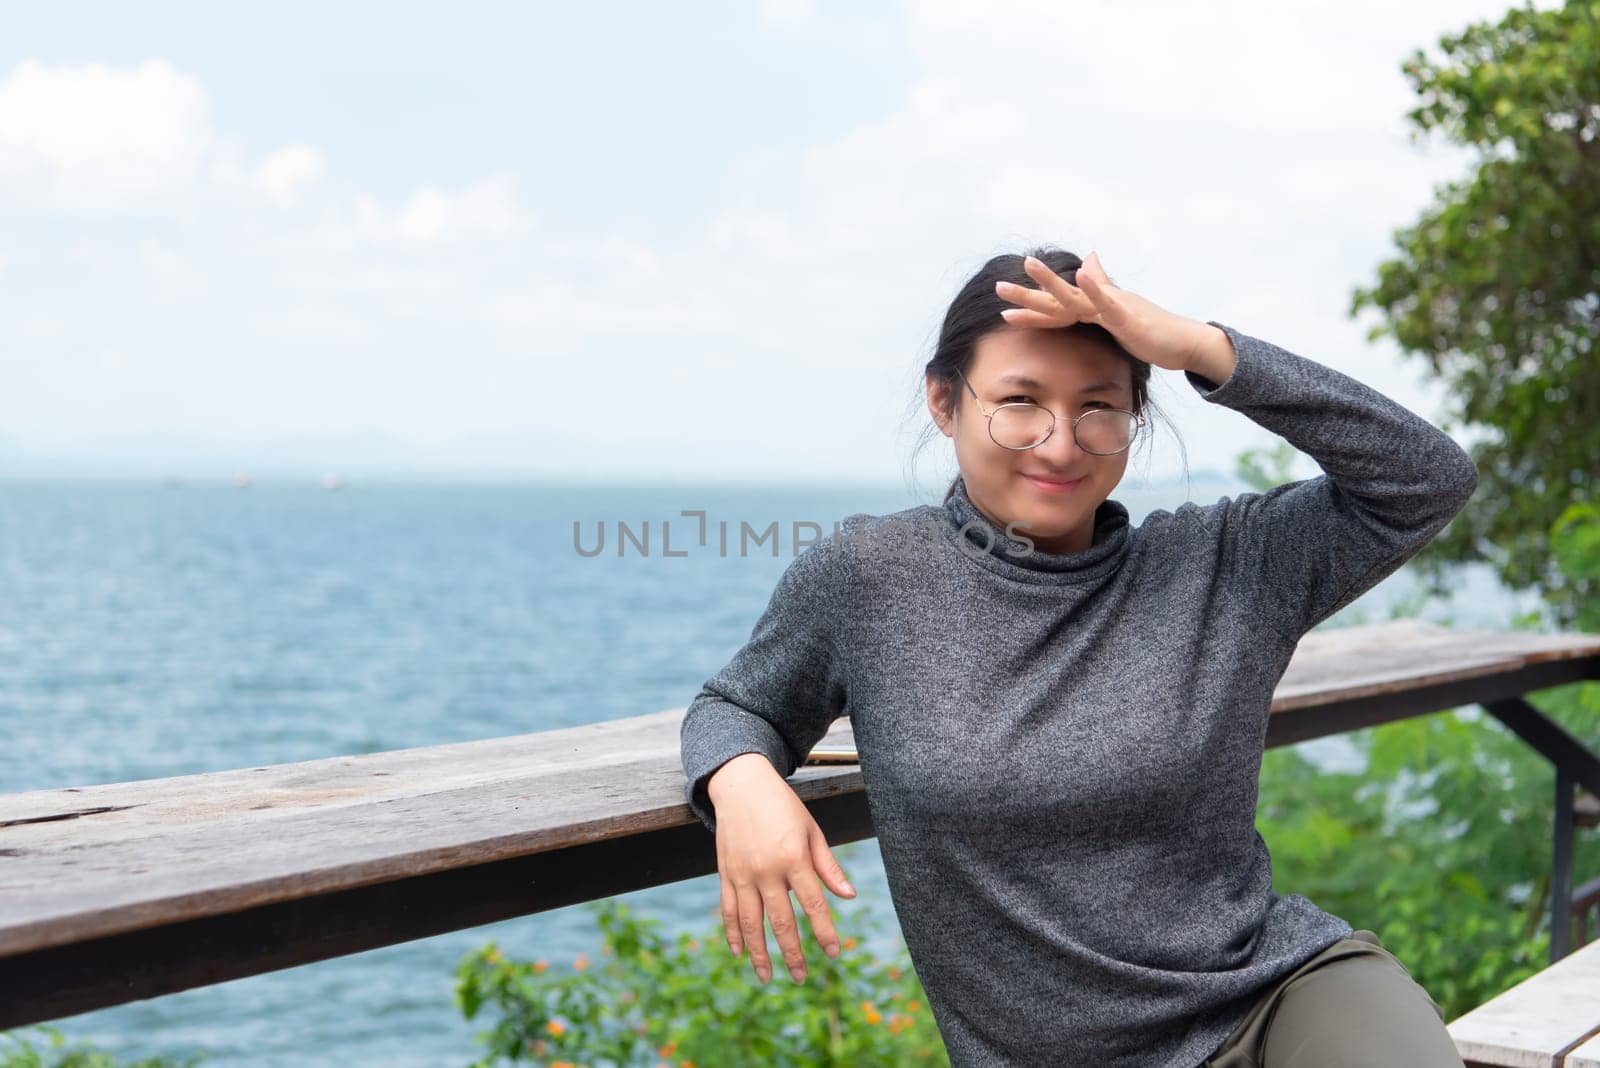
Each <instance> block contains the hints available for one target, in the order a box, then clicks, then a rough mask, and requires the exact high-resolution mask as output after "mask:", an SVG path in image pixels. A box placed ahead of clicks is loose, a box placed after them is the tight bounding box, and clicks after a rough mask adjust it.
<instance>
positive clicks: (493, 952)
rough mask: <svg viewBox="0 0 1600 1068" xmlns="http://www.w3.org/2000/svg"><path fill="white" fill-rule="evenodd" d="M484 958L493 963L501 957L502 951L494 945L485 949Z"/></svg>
mask: <svg viewBox="0 0 1600 1068" xmlns="http://www.w3.org/2000/svg"><path fill="white" fill-rule="evenodd" d="M483 959H484V960H486V961H488V962H489V963H490V964H493V963H494V962H495V961H497V960H499V959H500V951H499V950H498V949H496V948H495V947H493V946H490V947H489V948H488V949H486V950H484V951H483Z"/></svg>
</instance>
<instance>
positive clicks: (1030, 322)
mask: <svg viewBox="0 0 1600 1068" xmlns="http://www.w3.org/2000/svg"><path fill="white" fill-rule="evenodd" d="M1022 269H1023V270H1024V271H1026V272H1028V277H1029V278H1032V279H1033V280H1034V281H1036V282H1038V283H1039V288H1038V289H1030V288H1028V287H1027V286H1019V285H1013V284H1011V283H1010V282H997V283H995V293H996V295H998V296H999V297H1000V298H1001V299H1002V300H1008V301H1010V302H1011V303H1013V304H1017V305H1021V306H1020V307H1017V308H1007V309H1005V310H1004V311H1002V312H1001V313H1000V314H1001V315H1002V316H1004V317H1005V320H1006V322H1008V323H1011V324H1013V325H1016V326H1036V327H1046V328H1048V327H1061V326H1072V325H1073V324H1074V323H1095V324H1097V325H1099V326H1103V327H1105V328H1106V329H1107V330H1109V331H1110V332H1111V335H1112V336H1113V337H1115V338H1116V339H1117V343H1118V344H1120V345H1121V346H1122V347H1123V348H1124V349H1126V350H1128V352H1129V353H1130V354H1132V355H1134V356H1137V357H1138V358H1139V359H1141V360H1143V361H1144V362H1145V363H1148V364H1153V365H1154V366H1156V367H1165V368H1166V369H1167V370H1169V371H1186V370H1191V369H1198V368H1199V367H1200V366H1201V360H1202V358H1203V356H1204V354H1205V350H1206V348H1207V347H1208V346H1210V347H1213V348H1214V347H1215V346H1216V345H1217V342H1218V338H1217V335H1222V338H1223V340H1226V335H1225V334H1222V331H1220V330H1218V329H1217V328H1216V327H1214V326H1212V325H1211V324H1210V323H1203V322H1200V321H1199V320H1197V319H1190V318H1188V317H1186V316H1182V315H1177V314H1175V313H1173V312H1169V311H1167V310H1166V309H1165V308H1162V307H1160V306H1158V305H1156V304H1154V303H1152V302H1151V301H1149V300H1146V299H1145V298H1144V297H1141V296H1139V294H1137V293H1134V292H1131V291H1130V290H1126V289H1122V288H1121V287H1119V286H1118V285H1117V284H1116V283H1115V282H1113V281H1112V280H1111V276H1110V275H1108V274H1106V271H1105V268H1104V267H1102V266H1101V265H1100V254H1099V253H1098V252H1091V253H1089V258H1088V259H1086V260H1084V261H1083V266H1081V267H1079V268H1078V269H1077V271H1076V272H1075V273H1074V277H1075V279H1076V281H1077V284H1076V285H1074V284H1073V283H1072V282H1068V281H1067V280H1066V279H1065V278H1062V277H1061V276H1060V275H1059V274H1056V273H1055V272H1054V271H1052V270H1051V269H1050V267H1049V266H1048V265H1047V264H1045V263H1044V261H1042V260H1038V259H1035V258H1034V257H1032V256H1028V257H1026V258H1025V259H1024V260H1023V264H1022ZM1230 344H1231V343H1230Z"/></svg>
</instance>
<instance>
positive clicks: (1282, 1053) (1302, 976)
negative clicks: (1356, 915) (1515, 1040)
mask: <svg viewBox="0 0 1600 1068" xmlns="http://www.w3.org/2000/svg"><path fill="white" fill-rule="evenodd" d="M1444 1024H1445V1020H1444V1010H1443V1009H1441V1008H1440V1007H1439V1004H1438V1002H1436V1001H1434V1000H1433V998H1432V997H1431V996H1429V994H1428V992H1427V991H1426V990H1425V989H1423V987H1422V985H1421V984H1420V983H1418V982H1417V981H1416V980H1415V979H1413V978H1411V973H1410V972H1408V971H1406V969H1405V965H1403V964H1401V963H1400V961H1399V959H1398V958H1396V957H1395V956H1394V955H1393V954H1391V953H1390V952H1389V951H1388V950H1386V949H1384V948H1383V943H1382V942H1380V941H1379V940H1378V936H1377V935H1376V934H1374V933H1372V932H1371V931H1356V932H1355V934H1354V935H1353V936H1352V937H1350V938H1345V939H1341V940H1340V941H1338V942H1335V943H1334V944H1333V945H1331V946H1329V947H1328V948H1327V949H1325V950H1323V951H1322V952H1321V953H1318V954H1317V955H1316V956H1315V957H1312V958H1311V959H1310V960H1308V961H1306V962H1305V963H1304V964H1302V965H1301V966H1300V967H1298V968H1296V969H1295V970H1294V971H1292V972H1290V973H1289V974H1288V975H1286V976H1284V977H1283V978H1282V979H1281V980H1279V981H1278V982H1277V983H1275V984H1273V986H1272V987H1271V988H1270V989H1269V990H1267V991H1266V992H1265V993H1263V994H1262V995H1261V997H1260V998H1259V999H1258V1000H1257V1001H1256V1003H1255V1004H1254V1005H1253V1006H1251V1008H1250V1011H1249V1012H1247V1013H1246V1014H1245V1017H1244V1019H1243V1020H1240V1021H1239V1024H1238V1026H1236V1027H1235V1028H1234V1029H1233V1031H1232V1032H1231V1033H1229V1035H1228V1037H1227V1038H1226V1039H1224V1040H1223V1042H1222V1045H1221V1046H1219V1047H1217V1050H1216V1052H1214V1053H1213V1054H1212V1055H1211V1059H1210V1060H1208V1061H1206V1062H1205V1065H1204V1066H1203V1068H1358V1066H1359V1068H1367V1066H1370V1065H1404V1066H1405V1068H1435V1066H1446V1065H1448V1066H1450V1068H1463V1064H1462V1060H1461V1054H1459V1053H1457V1052H1456V1046H1455V1042H1454V1041H1452V1040H1451V1038H1450V1032H1448V1031H1446V1030H1445V1026H1444Z"/></svg>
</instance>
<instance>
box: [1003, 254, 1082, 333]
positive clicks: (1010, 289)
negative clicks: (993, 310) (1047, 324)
mask: <svg viewBox="0 0 1600 1068" xmlns="http://www.w3.org/2000/svg"><path fill="white" fill-rule="evenodd" d="M1047 269H1048V268H1047ZM994 291H995V295H996V296H998V297H999V298H1000V299H1001V300H1009V301H1010V302H1011V303H1013V304H1020V305H1022V307H1023V308H1027V309H1031V310H1032V311H1034V312H1036V313H1039V314H1042V315H1046V316H1049V317H1051V318H1052V319H1055V320H1056V321H1057V324H1058V325H1059V322H1060V320H1061V318H1062V317H1063V315H1064V313H1065V312H1066V309H1065V308H1064V307H1062V305H1061V301H1059V300H1057V299H1056V297H1055V295H1054V294H1052V293H1048V292H1045V291H1044V290H1040V289H1029V288H1028V287H1027V286H1019V285H1016V284H1015V283H1012V282H996V283H995V284H994ZM1007 310H1008V311H1009V310H1011V309H1007Z"/></svg>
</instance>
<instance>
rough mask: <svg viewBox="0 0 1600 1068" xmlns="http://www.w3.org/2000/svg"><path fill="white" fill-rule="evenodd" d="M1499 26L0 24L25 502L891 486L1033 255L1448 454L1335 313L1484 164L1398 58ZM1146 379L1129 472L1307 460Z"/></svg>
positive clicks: (816, 13) (1018, 14)
mask: <svg viewBox="0 0 1600 1068" xmlns="http://www.w3.org/2000/svg"><path fill="white" fill-rule="evenodd" d="M1540 6H1549V5H1540ZM1506 7H1507V5H1505V4H1504V3H1503V2H1502V3H1498V4H1495V3H1479V2H1472V0H1459V2H1442V0H1421V2H1414V3H1408V4H1394V3H1392V2H1386V3H1382V4H1379V3H1375V2H1368V0H1340V2H1339V3H1331V2H1297V3H1293V4H1284V3H1281V2H1271V3H1268V2H1239V3H1230V4H1228V5H1222V6H1217V5H1194V4H1186V3H1167V2H1151V3H1144V4H1138V5H1112V4H1105V3H1100V2H1096V3H1086V2H1061V0H1041V2H1031V3H988V2H985V3H978V2H975V0H937V2H930V3H905V4H873V3H864V2H853V0H852V2H843V0H840V2H824V0H814V2H807V0H765V2H761V0H751V2H748V3H733V2H715V3H712V2H706V3H693V4H655V3H644V2H634V3H613V4H605V5H588V4H570V3H520V4H511V3H481V2H477V3H475V2H468V0H460V2H457V3H454V4H451V5H448V7H446V6H445V5H421V4H396V3H387V4H382V5H379V4H367V3H347V4H338V5H333V4H327V3H317V4H305V3H296V2H285V3H278V4H273V5H270V6H259V5H258V6H254V7H249V8H243V7H239V6H236V5H217V4H202V3H170V2H148V3H143V4H139V5H126V4H113V3H99V4H86V3H78V2H72V0H57V2H52V3H50V4H30V5H21V4H16V5H8V6H7V7H6V8H5V9H4V11H3V12H0V477H4V476H6V475H8V474H9V475H30V474H35V473H39V472H45V473H51V472H67V473H78V472H87V473H105V474H110V475H128V476H132V477H149V476H151V475H160V476H168V477H179V478H193V479H206V478H223V477H228V476H231V475H232V474H233V473H235V472H237V471H249V472H253V473H257V474H260V473H266V472H275V471H281V472H284V473H285V475H286V477H287V476H291V475H292V476H298V475H300V474H313V475H321V474H322V473H324V472H333V471H337V472H341V473H343V474H345V475H346V477H351V478H359V477H363V476H372V477H380V476H388V475H405V474H417V475H423V476H443V477H462V478H476V477H524V476H552V477H560V478H566V479H572V480H579V481H593V482H602V481H608V480H624V481H638V480H641V479H647V480H655V479H683V480H696V481H722V480H731V481H741V482H743V481H750V480H758V481H770V482H773V483H789V482H824V481H844V482H872V481H877V482H885V481H900V480H901V479H902V478H904V477H905V476H906V473H907V470H908V468H907V464H908V463H909V462H910V459H911V456H912V448H913V445H914V444H915V442H916V439H917V438H918V437H919V436H920V435H921V433H922V432H923V430H924V428H925V427H927V426H928V425H929V423H930V420H929V417H928V413H927V408H926V404H925V402H924V401H923V399H922V391H923V385H922V376H921V368H922V366H923V364H924V363H925V362H926V361H927V360H928V358H929V357H930V356H931V355H932V351H933V344H934V342H935V340H936V337H937V331H938V326H939V323H940V321H941V320H942V318H943V316H944V312H945V309H946V307H947V306H948V303H949V301H950V299H951V298H952V297H953V296H954V295H955V293H956V291H957V290H958V289H959V288H960V286H961V283H962V282H963V281H964V280H965V279H966V278H967V277H969V276H970V275H971V274H972V273H973V272H974V271H975V270H977V269H978V268H979V267H980V266H981V265H982V263H983V262H984V261H985V260H987V259H988V258H989V257H990V256H993V255H995V254H997V253H1001V252H1018V251H1022V250H1023V249H1025V248H1027V247H1030V246H1032V245H1035V244H1053V245H1057V246H1060V247H1062V248H1066V249H1069V250H1071V251H1074V252H1077V253H1078V254H1079V255H1082V256H1087V255H1088V253H1089V252H1090V251H1091V250H1095V251H1098V252H1099V254H1100V258H1101V260H1102V261H1103V262H1104V264H1105V266H1106V268H1107V270H1108V271H1109V272H1110V274H1111V276H1112V277H1113V278H1114V279H1115V281H1116V282H1117V284H1118V285H1119V286H1122V287H1124V288H1126V289H1130V290H1133V291H1135V292H1137V293H1139V294H1140V295H1142V296H1144V297H1146V298H1147V299H1150V300H1152V301H1154V302H1155V303H1156V304H1158V305H1160V306H1161V307H1163V308H1166V309H1168V310H1171V311H1173V312H1176V313H1178V314H1181V315H1185V316H1188V317H1192V318H1194V319H1198V320H1202V321H1203V320H1207V319H1215V320H1217V321H1221V322H1226V323H1228V324H1230V325H1232V326H1234V327H1235V328H1237V329H1239V330H1241V331H1242V332H1244V333H1246V334H1250V335H1253V336H1256V337H1261V338H1264V339H1266V340H1270V341H1272V342H1274V343H1276V344H1279V345H1281V346H1283V347H1285V348H1287V349H1290V350H1291V351H1294V352H1296V353H1299V354H1300V355H1303V356H1306V357H1309V358H1311V359H1315V360H1317V361H1319V362H1322V363H1325V364H1327V365H1329V366H1332V367H1335V368H1337V369H1339V370H1341V371H1344V372H1345V373H1347V374H1350V375H1353V376H1354V377H1356V378H1358V379H1360V380H1362V381H1364V382H1367V383H1368V384H1370V385H1372V386H1374V387H1376V388H1378V389H1380V390H1381V391H1383V392H1385V393H1386V394H1388V395H1389V396H1391V397H1393V398H1394V399H1396V400H1397V401H1399V402H1400V403H1402V404H1404V405H1406V406H1407V407H1408V408H1411V409H1412V410H1414V411H1417V412H1419V413H1420V414H1422V415H1424V416H1425V417H1428V418H1430V419H1433V420H1435V421H1436V422H1443V420H1442V419H1441V416H1442V413H1443V411H1444V402H1445V398H1444V395H1443V393H1442V391H1441V390H1440V388H1439V387H1438V386H1437V384H1435V383H1432V382H1430V381H1428V380H1426V378H1425V376H1424V374H1423V372H1422V368H1421V366H1420V361H1419V360H1415V359H1410V358H1406V357H1403V356H1402V355H1400V354H1399V352H1398V350H1397V349H1396V348H1395V347H1394V346H1393V345H1392V343H1390V342H1387V341H1378V342H1368V341H1367V340H1366V339H1365V334H1366V330H1367V327H1368V326H1369V325H1371V323H1372V322H1373V321H1374V320H1373V319H1372V318H1371V316H1370V313H1366V314H1364V315H1363V316H1362V317H1360V318H1355V319H1352V318H1351V317H1350V316H1349V314H1348V308H1349V304H1350V299H1351V293H1352V291H1353V289H1354V288H1355V287H1356V286H1358V285H1370V284H1371V283H1372V281H1373V280H1374V278H1375V272H1376V268H1377V265H1378V264H1379V263H1380V262H1381V261H1382V260H1384V259H1385V258H1387V257H1388V256H1389V255H1391V254H1392V252H1393V248H1394V244H1393V234H1394V231H1395V230H1396V229H1397V228H1399V227H1402V226H1405V225H1407V224H1409V223H1410V222H1412V221H1413V220H1414V219H1415V218H1416V217H1417V216H1418V214H1419V213H1420V212H1421V211H1422V210H1423V209H1424V208H1425V207H1426V206H1427V205H1428V204H1429V203H1430V202H1431V201H1432V199H1433V197H1434V189H1435V186H1437V185H1438V184H1440V183H1443V182H1446V181H1450V180H1454V179H1458V178H1460V177H1462V176H1464V175H1466V174H1468V173H1469V172H1470V168H1471V166H1472V164H1473V160H1472V158H1471V157H1470V156H1469V155H1468V154H1467V153H1465V152H1464V151H1463V150H1461V149H1459V148H1456V147H1453V146H1449V145H1446V144H1444V143H1442V142H1439V141H1417V140H1415V139H1413V138H1412V137H1411V136H1410V134H1409V126H1408V123H1407V122H1406V119H1405V113H1406V111H1407V110H1408V109H1409V108H1411V107H1414V106H1415V104H1416V99H1415V96H1414V94H1413V93H1412V92H1411V90H1410V88H1409V86H1408V85H1407V83H1406V81H1405V78H1404V76H1403V74H1402V72H1401V63H1402V62H1403V60H1404V59H1405V58H1406V57H1407V56H1408V55H1409V54H1410V53H1412V52H1413V51H1415V50H1417V49H1422V50H1424V51H1426V52H1427V53H1428V54H1430V55H1436V54H1437V51H1438V50H1437V41H1438V38H1439V37H1440V36H1441V35H1442V34H1446V33H1454V32H1457V31H1459V30H1460V29H1462V28H1464V27H1465V26H1466V25H1467V24H1469V23H1470V22H1473V21H1480V20H1493V19H1497V18H1499V17H1500V16H1501V15H1502V14H1503V13H1504V11H1505V10H1506ZM1154 381H1155V385H1154V387H1153V390H1154V397H1155V399H1156V400H1157V402H1158V403H1159V404H1161V405H1162V406H1163V407H1164V408H1165V409H1166V410H1167V412H1168V413H1169V414H1170V415H1171V416H1172V418H1173V420H1174V422H1175V423H1176V425H1177V428H1178V433H1179V434H1180V435H1181V437H1182V442H1183V446H1184V449H1183V451H1180V449H1179V448H1178V445H1177V442H1176V441H1175V440H1174V439H1173V437H1172V436H1171V435H1170V434H1167V433H1165V432H1162V433H1160V434H1158V435H1157V437H1156V438H1155V439H1154V442H1153V446H1152V448H1151V449H1150V451H1149V452H1147V453H1145V454H1143V455H1142V457H1141V458H1140V459H1139V460H1138V461H1137V462H1136V463H1135V464H1133V465H1131V466H1130V475H1134V474H1135V473H1137V474H1138V475H1140V476H1141V477H1149V478H1154V479H1160V478H1164V477H1168V476H1171V475H1174V474H1177V473H1178V472H1179V471H1180V470H1182V469H1183V468H1184V467H1185V466H1187V468H1188V469H1190V470H1206V469H1212V470H1217V471H1231V470H1232V467H1233V462H1234V458H1235V456H1236V455H1237V453H1238V452H1239V451H1241V450H1243V449H1246V448H1252V447H1258V446H1263V445H1270V444H1272V443H1274V442H1275V441H1276V440H1277V439H1275V438H1274V437H1273V436H1272V435H1270V434H1269V433H1268V432H1267V431H1265V430H1264V429H1263V428H1261V427H1259V426H1257V425H1255V424H1254V423H1253V422H1251V421H1250V420H1249V419H1248V418H1247V417H1245V416H1243V415H1241V414H1240V413H1237V412H1232V411H1229V410H1227V409H1225V408H1223V407H1221V406H1220V405H1213V404H1209V403H1207V402H1205V401H1204V400H1202V399H1201V398H1199V396H1198V395H1197V394H1196V393H1195V392H1194V391H1193V389H1192V388H1191V387H1189V386H1188V385H1187V384H1186V383H1185V382H1184V381H1183V380H1182V377H1181V375H1177V374H1175V373H1174V372H1169V371H1164V370H1157V371H1155V372H1154ZM1447 429H1451V430H1452V433H1454V434H1455V435H1456V437H1457V440H1460V441H1462V442H1463V443H1467V442H1468V441H1469V438H1468V436H1467V432H1465V431H1460V430H1456V429H1454V428H1450V427H1447ZM1301 459H1302V461H1303V462H1304V463H1305V464H1306V465H1308V466H1307V467H1306V468H1305V470H1304V471H1303V472H1302V473H1304V474H1313V473H1315V470H1316V469H1315V467H1314V465H1311V462H1310V461H1309V459H1307V458H1304V457H1302V458H1301ZM954 462H955V461H954V456H953V453H952V451H951V449H950V445H949V442H948V440H947V439H945V438H943V437H942V436H936V437H935V438H934V440H933V441H932V442H930V443H929V444H928V446H927V447H926V448H925V449H924V450H923V452H922V453H921V455H920V459H919V462H918V465H917V467H916V468H915V471H916V474H917V477H920V478H922V479H923V480H924V481H925V482H927V483H929V484H941V480H947V479H948V478H949V477H950V475H951V474H953V473H954V470H955V468H954Z"/></svg>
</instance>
